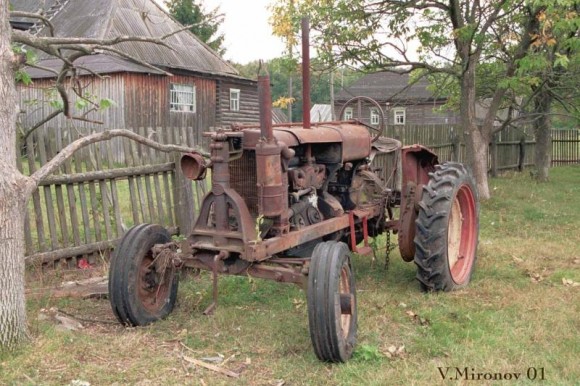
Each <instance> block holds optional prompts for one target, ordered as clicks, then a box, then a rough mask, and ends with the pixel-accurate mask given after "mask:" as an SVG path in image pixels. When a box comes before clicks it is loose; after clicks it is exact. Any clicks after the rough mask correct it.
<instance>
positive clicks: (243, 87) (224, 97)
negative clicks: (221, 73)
mask: <svg viewBox="0 0 580 386" xmlns="http://www.w3.org/2000/svg"><path fill="white" fill-rule="evenodd" d="M231 89H234V90H240V103H239V110H237V111H236V110H232V109H231V108H230V107H231V106H230V90H231ZM259 122H260V109H259V105H258V87H257V83H256V82H254V81H248V82H244V81H241V80H240V81H234V80H218V82H217V111H216V125H217V126H228V125H231V124H232V123H239V124H258V123H259Z"/></svg>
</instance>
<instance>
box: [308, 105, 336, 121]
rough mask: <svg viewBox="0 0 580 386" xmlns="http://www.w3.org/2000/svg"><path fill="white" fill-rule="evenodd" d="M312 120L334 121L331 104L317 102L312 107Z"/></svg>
mask: <svg viewBox="0 0 580 386" xmlns="http://www.w3.org/2000/svg"><path fill="white" fill-rule="evenodd" d="M310 120H311V121H312V122H328V121H332V108H331V107H330V105H323V104H315V105H314V106H312V108H311V109H310Z"/></svg>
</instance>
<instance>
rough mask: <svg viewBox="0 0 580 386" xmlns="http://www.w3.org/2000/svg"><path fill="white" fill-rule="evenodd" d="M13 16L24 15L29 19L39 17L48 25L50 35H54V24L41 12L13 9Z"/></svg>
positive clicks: (11, 13) (11, 14)
mask: <svg viewBox="0 0 580 386" xmlns="http://www.w3.org/2000/svg"><path fill="white" fill-rule="evenodd" d="M10 16H11V17H23V18H28V19H39V20H41V21H42V23H43V24H44V25H46V26H47V27H48V28H49V30H50V36H54V25H53V24H52V23H51V22H50V20H49V19H47V18H46V17H45V16H44V15H42V14H40V13H31V12H21V11H11V12H10Z"/></svg>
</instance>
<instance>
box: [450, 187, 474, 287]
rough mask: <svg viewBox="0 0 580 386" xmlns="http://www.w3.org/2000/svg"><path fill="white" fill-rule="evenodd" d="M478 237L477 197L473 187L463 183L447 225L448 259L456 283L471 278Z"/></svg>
mask: <svg viewBox="0 0 580 386" xmlns="http://www.w3.org/2000/svg"><path fill="white" fill-rule="evenodd" d="M476 238H477V223H476V213H475V198H474V196H473V191H472V190H471V188H470V187H469V186H468V185H462V186H461V187H460V188H459V191H458V192H457V195H456V196H455V198H454V199H453V203H452V205H451V211H450V213H449V222H448V227H447V259H448V263H449V271H450V272H451V277H452V279H453V281H454V282H455V284H458V285H461V284H465V283H466V282H467V281H468V280H469V275H470V273H471V268H472V266H473V262H474V260H475V247H476Z"/></svg>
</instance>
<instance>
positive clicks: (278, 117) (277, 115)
mask: <svg viewBox="0 0 580 386" xmlns="http://www.w3.org/2000/svg"><path fill="white" fill-rule="evenodd" d="M286 122H288V116H287V115H286V113H284V111H282V109H281V108H278V107H274V108H273V109H272V123H286Z"/></svg>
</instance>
